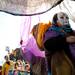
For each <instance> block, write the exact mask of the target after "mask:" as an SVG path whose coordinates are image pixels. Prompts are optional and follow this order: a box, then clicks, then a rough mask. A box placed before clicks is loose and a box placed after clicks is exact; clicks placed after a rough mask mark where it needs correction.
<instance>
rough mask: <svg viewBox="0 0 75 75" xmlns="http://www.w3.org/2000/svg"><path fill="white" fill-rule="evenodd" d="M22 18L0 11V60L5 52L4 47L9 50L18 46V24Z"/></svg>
mask: <svg viewBox="0 0 75 75" xmlns="http://www.w3.org/2000/svg"><path fill="white" fill-rule="evenodd" d="M21 22H22V18H21V17H19V16H13V15H10V14H5V13H2V12H0V60H1V62H2V61H3V58H4V56H5V55H6V54H7V51H6V47H7V46H9V48H10V50H12V49H15V48H17V47H19V46H20V45H19V41H20V25H21Z"/></svg>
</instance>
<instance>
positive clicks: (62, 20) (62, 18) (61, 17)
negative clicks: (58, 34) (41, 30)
mask: <svg viewBox="0 0 75 75" xmlns="http://www.w3.org/2000/svg"><path fill="white" fill-rule="evenodd" d="M57 19H58V20H57V23H59V25H60V26H62V25H69V18H68V16H67V14H65V13H63V12H60V13H58V14H57Z"/></svg>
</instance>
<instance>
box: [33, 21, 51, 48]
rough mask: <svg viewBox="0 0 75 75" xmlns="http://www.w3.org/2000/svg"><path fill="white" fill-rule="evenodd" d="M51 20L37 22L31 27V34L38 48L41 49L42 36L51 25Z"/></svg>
mask: <svg viewBox="0 0 75 75" xmlns="http://www.w3.org/2000/svg"><path fill="white" fill-rule="evenodd" d="M51 25H52V24H51V22H50V21H49V23H38V24H37V25H35V26H34V27H33V29H32V34H33V36H34V37H35V39H36V42H37V45H38V47H39V48H40V49H43V36H44V33H45V31H46V30H47V29H48V28H49V27H50V26H51Z"/></svg>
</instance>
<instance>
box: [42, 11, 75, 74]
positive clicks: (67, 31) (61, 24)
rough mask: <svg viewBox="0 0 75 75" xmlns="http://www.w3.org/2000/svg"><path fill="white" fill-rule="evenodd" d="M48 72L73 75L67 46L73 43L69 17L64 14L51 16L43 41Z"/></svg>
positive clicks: (74, 37) (72, 66)
mask: <svg viewBox="0 0 75 75" xmlns="http://www.w3.org/2000/svg"><path fill="white" fill-rule="evenodd" d="M43 41H44V42H43V43H44V49H45V55H46V58H47V62H48V72H49V73H52V75H74V74H75V73H74V65H73V63H72V62H73V60H72V54H71V51H70V48H69V44H72V43H75V36H74V32H73V30H72V28H71V26H70V23H69V17H68V15H67V14H66V13H64V12H59V13H56V14H55V15H54V16H53V20H52V26H51V27H50V28H48V30H47V31H46V33H45V35H44V39H43Z"/></svg>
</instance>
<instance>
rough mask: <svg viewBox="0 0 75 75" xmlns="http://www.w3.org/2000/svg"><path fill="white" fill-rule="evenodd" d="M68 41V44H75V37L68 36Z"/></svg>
mask: <svg viewBox="0 0 75 75" xmlns="http://www.w3.org/2000/svg"><path fill="white" fill-rule="evenodd" d="M66 41H67V42H68V43H75V36H68V37H66Z"/></svg>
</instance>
